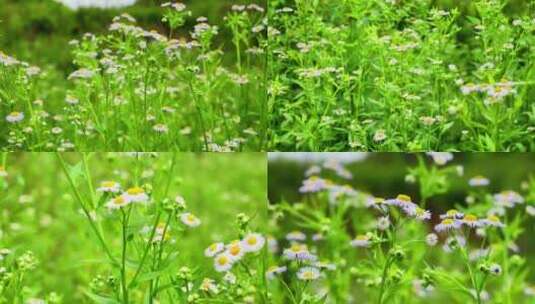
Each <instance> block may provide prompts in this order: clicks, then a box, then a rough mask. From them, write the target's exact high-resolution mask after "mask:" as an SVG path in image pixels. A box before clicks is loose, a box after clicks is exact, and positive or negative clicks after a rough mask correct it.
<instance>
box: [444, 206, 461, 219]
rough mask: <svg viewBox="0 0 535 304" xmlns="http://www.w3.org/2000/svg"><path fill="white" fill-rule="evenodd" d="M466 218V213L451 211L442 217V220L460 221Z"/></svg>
mask: <svg viewBox="0 0 535 304" xmlns="http://www.w3.org/2000/svg"><path fill="white" fill-rule="evenodd" d="M463 217H464V213H462V212H459V211H457V210H456V209H450V210H448V211H447V212H446V213H445V214H441V215H440V219H441V220H443V219H447V218H449V219H455V220H460V219H462V218H463Z"/></svg>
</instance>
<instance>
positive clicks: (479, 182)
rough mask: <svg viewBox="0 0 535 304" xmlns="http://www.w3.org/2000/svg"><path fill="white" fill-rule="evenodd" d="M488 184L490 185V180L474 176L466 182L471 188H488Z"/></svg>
mask: <svg viewBox="0 0 535 304" xmlns="http://www.w3.org/2000/svg"><path fill="white" fill-rule="evenodd" d="M489 184H490V180H489V179H488V178H486V177H484V176H481V175H478V176H474V177H472V178H471V179H470V180H469V181H468V185H470V186H472V187H483V186H488V185H489Z"/></svg>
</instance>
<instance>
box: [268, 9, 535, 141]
mask: <svg viewBox="0 0 535 304" xmlns="http://www.w3.org/2000/svg"><path fill="white" fill-rule="evenodd" d="M449 3H450V6H449V7H448V6H446V5H445V4H443V5H441V4H440V1H438V3H437V1H402V0H401V1H384V0H373V1H356V0H349V1H341V0H340V1H321V0H313V1H300V0H296V1H286V0H274V1H270V2H269V5H270V10H269V12H270V16H269V21H270V27H271V29H272V30H271V31H270V38H269V49H270V51H269V54H270V61H269V64H268V67H269V71H268V72H269V78H270V88H269V92H270V98H269V100H270V101H269V111H270V113H271V130H272V132H273V135H272V145H273V147H274V149H276V150H283V151H289V150H292V151H294V150H299V151H349V150H366V151H531V150H533V148H534V147H533V142H534V135H533V119H532V114H531V113H532V111H533V109H532V105H531V101H530V98H531V96H532V95H533V93H534V83H533V78H534V77H533V75H534V74H533V73H534V70H535V67H534V65H533V62H535V60H534V58H533V53H534V52H533V45H535V40H534V39H535V38H534V36H533V31H534V30H535V24H534V23H533V16H532V12H533V10H534V9H535V7H534V6H533V4H530V3H527V2H526V3H524V2H520V4H517V5H516V10H514V9H513V8H515V5H514V3H513V2H511V3H509V6H506V4H507V3H508V1H501V0H493V1H472V2H471V4H468V2H463V3H466V4H462V3H461V2H460V1H458V2H457V1H449ZM454 3H455V4H457V3H459V5H453V4H454ZM522 3H523V4H522Z"/></svg>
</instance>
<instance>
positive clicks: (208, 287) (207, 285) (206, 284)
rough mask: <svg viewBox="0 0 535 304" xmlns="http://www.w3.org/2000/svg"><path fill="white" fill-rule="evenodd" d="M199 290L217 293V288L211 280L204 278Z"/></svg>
mask: <svg viewBox="0 0 535 304" xmlns="http://www.w3.org/2000/svg"><path fill="white" fill-rule="evenodd" d="M199 289H200V290H202V291H204V292H211V293H214V294H216V293H219V288H218V287H217V284H216V283H215V281H214V280H213V279H209V278H204V279H203V280H202V282H201V285H200V286H199Z"/></svg>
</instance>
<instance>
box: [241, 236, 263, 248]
mask: <svg viewBox="0 0 535 304" xmlns="http://www.w3.org/2000/svg"><path fill="white" fill-rule="evenodd" d="M241 243H242V246H243V249H244V250H245V252H256V251H259V250H260V249H262V247H264V244H265V243H266V239H265V238H264V237H263V236H262V235H261V234H259V233H249V234H247V235H246V236H245V237H244V238H243V240H242V241H241Z"/></svg>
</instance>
